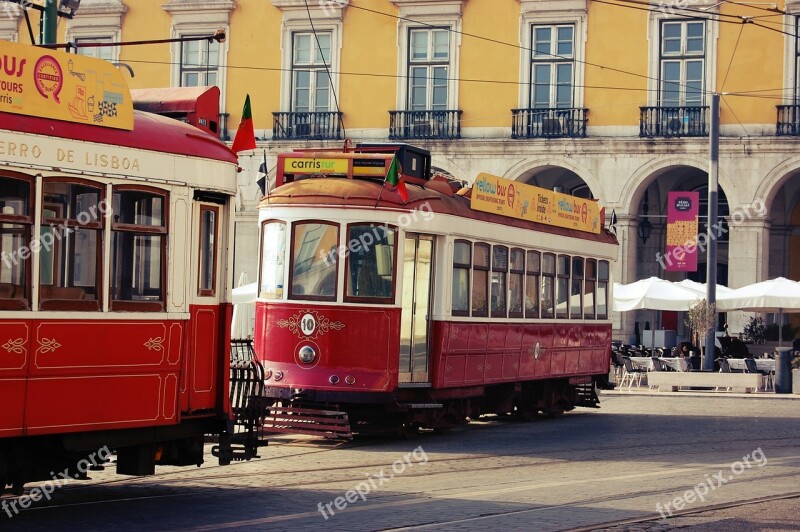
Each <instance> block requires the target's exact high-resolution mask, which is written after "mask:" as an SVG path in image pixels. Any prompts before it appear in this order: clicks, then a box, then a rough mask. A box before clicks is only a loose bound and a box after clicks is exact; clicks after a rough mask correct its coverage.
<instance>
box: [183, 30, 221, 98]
mask: <svg viewBox="0 0 800 532" xmlns="http://www.w3.org/2000/svg"><path fill="white" fill-rule="evenodd" d="M183 37H199V36H192V35H183ZM219 50H220V47H219V43H218V42H217V41H216V40H214V39H203V40H197V41H182V42H181V71H180V82H181V87H205V86H209V85H217V84H218V83H217V75H218V73H219Z"/></svg>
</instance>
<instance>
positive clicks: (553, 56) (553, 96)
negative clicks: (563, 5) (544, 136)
mask: <svg viewBox="0 0 800 532" xmlns="http://www.w3.org/2000/svg"><path fill="white" fill-rule="evenodd" d="M567 27H569V28H571V29H572V55H571V57H566V56H565V57H563V58H562V57H560V56H559V54H558V42H559V40H558V30H559V29H560V28H567ZM530 28H531V48H533V46H534V45H535V39H534V38H533V33H534V32H535V30H536V29H537V28H549V29H550V31H551V32H552V34H551V35H552V37H554V38H553V39H551V41H550V44H551V46H550V51H549V54H550V55H548V56H547V58H545V59H539V60H535V59H534V57H533V51H532V50H531V52H530V53H531V55H530V61H531V69H530V72H531V75H530V77H529V78H528V89H529V96H528V101H527V107H528V108H530V109H534V108H535V107H534V104H535V101H534V87H535V84H534V79H533V78H534V76H533V74H534V72H535V67H536V66H539V65H548V66H549V67H550V69H549V70H550V94H549V96H548V105H547V106H546V107H545V108H557V107H558V67H559V65H564V64H569V65H570V66H571V67H572V69H571V75H570V82H569V87H570V105H569V106H567V107H563V108H562V109H571V108H574V106H575V94H576V89H577V88H578V87H576V86H575V69H576V63H575V26H574V25H572V24H564V23H561V24H531V26H530Z"/></svg>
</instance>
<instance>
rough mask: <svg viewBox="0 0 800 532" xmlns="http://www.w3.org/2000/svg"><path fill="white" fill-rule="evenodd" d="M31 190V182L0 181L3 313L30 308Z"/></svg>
mask: <svg viewBox="0 0 800 532" xmlns="http://www.w3.org/2000/svg"><path fill="white" fill-rule="evenodd" d="M31 188H32V181H31V180H30V179H14V178H11V177H0V258H2V260H0V310H21V309H26V308H29V296H30V286H29V283H28V275H29V272H30V253H29V250H28V248H27V246H28V245H29V244H30V240H31V229H32V227H33V216H32V214H31V212H30V198H31ZM12 222H13V223H12Z"/></svg>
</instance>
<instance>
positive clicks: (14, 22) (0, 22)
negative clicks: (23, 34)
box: [0, 2, 23, 42]
mask: <svg viewBox="0 0 800 532" xmlns="http://www.w3.org/2000/svg"><path fill="white" fill-rule="evenodd" d="M22 9H23V8H22V6H21V5H19V4H15V3H11V2H1V3H0V40H3V41H9V42H18V41H19V21H20V19H21V18H22Z"/></svg>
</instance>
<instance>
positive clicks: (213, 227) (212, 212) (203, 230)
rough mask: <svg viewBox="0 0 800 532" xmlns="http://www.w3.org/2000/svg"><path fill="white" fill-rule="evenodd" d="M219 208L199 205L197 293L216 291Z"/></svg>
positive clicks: (213, 292)
mask: <svg viewBox="0 0 800 532" xmlns="http://www.w3.org/2000/svg"><path fill="white" fill-rule="evenodd" d="M218 223H219V209H218V208H216V207H209V206H207V205H203V206H201V207H200V269H199V273H198V292H197V293H198V295H200V296H209V297H214V295H215V294H216V291H217V235H218V234H219V228H218Z"/></svg>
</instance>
